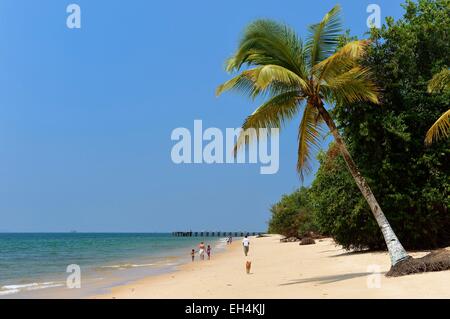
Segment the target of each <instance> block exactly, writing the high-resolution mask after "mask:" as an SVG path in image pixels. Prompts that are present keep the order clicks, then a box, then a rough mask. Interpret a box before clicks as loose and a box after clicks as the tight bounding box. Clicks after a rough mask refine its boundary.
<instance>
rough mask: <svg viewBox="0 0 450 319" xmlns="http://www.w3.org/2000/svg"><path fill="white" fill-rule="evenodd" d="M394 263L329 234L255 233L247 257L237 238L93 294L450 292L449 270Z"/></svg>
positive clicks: (315, 295) (402, 294) (371, 294)
mask: <svg viewBox="0 0 450 319" xmlns="http://www.w3.org/2000/svg"><path fill="white" fill-rule="evenodd" d="M426 253H427V252H415V253H411V255H412V256H414V257H421V256H423V255H425V254H426ZM247 260H250V261H251V262H252V269H251V273H250V274H246V272H245V262H246V261H247ZM389 267H390V265H389V257H388V255H387V253H384V252H369V253H352V252H348V251H345V250H343V249H342V248H341V247H339V246H337V245H336V244H335V243H334V241H333V240H332V239H328V238H327V239H322V240H316V244H315V245H309V246H300V245H299V244H298V243H295V242H294V243H280V236H277V235H273V236H270V237H262V238H254V237H253V238H251V248H250V253H249V256H248V257H245V256H244V254H243V251H242V247H241V243H240V242H237V241H235V242H233V244H232V245H229V246H228V247H227V248H226V251H225V252H222V253H220V254H217V255H214V256H213V258H212V260H209V261H198V260H196V261H195V262H193V263H190V264H186V265H183V266H180V267H179V269H178V271H176V272H174V273H168V274H164V275H159V276H153V277H148V278H144V279H142V280H139V281H137V282H133V283H130V284H127V285H124V286H118V287H115V288H113V289H112V291H111V292H110V293H108V294H106V295H100V296H92V298H117V299H120V298H244V299H245V298H271V299H272V298H300V299H305V298H450V288H449V287H450V271H445V272H436V273H426V274H417V275H411V276H405V277H399V278H386V277H385V276H384V274H385V272H387V271H388V270H389Z"/></svg>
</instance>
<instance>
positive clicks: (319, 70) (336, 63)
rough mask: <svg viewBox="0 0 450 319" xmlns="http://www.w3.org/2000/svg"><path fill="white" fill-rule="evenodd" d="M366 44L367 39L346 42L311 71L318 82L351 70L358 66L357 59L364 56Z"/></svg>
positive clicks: (367, 42)
mask: <svg viewBox="0 0 450 319" xmlns="http://www.w3.org/2000/svg"><path fill="white" fill-rule="evenodd" d="M368 44H369V41H367V40H358V41H352V42H349V43H347V44H346V45H344V46H343V47H342V48H341V49H339V51H337V52H336V53H334V54H333V55H331V56H329V57H328V58H326V59H325V60H323V61H321V62H320V63H318V64H316V65H315V66H314V67H313V69H312V73H313V74H314V75H315V77H316V78H317V79H318V81H319V82H320V81H322V80H324V81H327V80H329V79H332V78H334V77H336V76H338V75H340V74H342V73H345V72H347V71H349V70H351V69H352V68H354V67H355V66H358V63H359V60H360V59H361V57H363V56H364V54H365V52H366V49H367V46H368Z"/></svg>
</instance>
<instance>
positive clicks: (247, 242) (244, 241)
mask: <svg viewBox="0 0 450 319" xmlns="http://www.w3.org/2000/svg"><path fill="white" fill-rule="evenodd" d="M242 246H243V247H244V254H245V256H247V254H248V250H249V249H250V239H248V238H247V236H245V237H244V239H242Z"/></svg>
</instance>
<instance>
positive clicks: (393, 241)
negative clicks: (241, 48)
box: [317, 102, 411, 266]
mask: <svg viewBox="0 0 450 319" xmlns="http://www.w3.org/2000/svg"><path fill="white" fill-rule="evenodd" d="M317 108H318V111H319V113H320V115H321V116H322V118H323V120H324V121H325V123H326V124H327V125H328V127H329V129H330V131H331V133H332V134H333V136H334V139H335V140H336V143H337V145H338V147H339V149H340V151H341V154H342V156H343V157H344V160H345V162H346V163H347V167H348V169H349V171H350V173H351V174H352V176H353V178H354V179H355V182H356V184H357V185H358V188H359V189H360V191H361V193H362V194H363V196H364V198H365V199H366V201H367V203H368V204H369V206H370V209H371V210H372V213H373V216H374V217H375V219H376V221H377V223H378V226H379V227H380V229H381V232H382V233H383V237H384V240H385V241H386V245H387V248H388V250H389V256H390V257H391V264H392V266H395V265H396V264H398V263H399V262H400V261H403V260H406V259H409V258H411V257H410V256H409V255H408V253H407V252H406V251H405V249H404V248H403V246H402V244H401V243H400V241H399V240H398V238H397V236H396V235H395V233H394V230H393V229H392V227H391V225H390V224H389V222H388V220H387V218H386V216H384V213H383V211H382V210H381V208H380V205H379V204H378V202H377V200H376V198H375V196H374V195H373V193H372V190H371V189H370V187H369V185H368V184H367V182H366V180H365V179H364V177H363V176H362V175H361V173H360V172H359V170H358V168H357V167H356V164H355V162H354V161H353V159H352V157H351V155H350V153H349V151H348V150H347V147H346V145H345V143H344V140H343V139H342V137H341V135H340V134H339V131H338V129H337V128H336V125H335V124H334V121H333V119H332V118H331V116H330V114H329V113H328V111H327V110H326V109H325V107H324V106H323V104H322V103H321V102H319V103H317Z"/></svg>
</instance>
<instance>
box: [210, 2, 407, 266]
mask: <svg viewBox="0 0 450 319" xmlns="http://www.w3.org/2000/svg"><path fill="white" fill-rule="evenodd" d="M339 13H340V8H339V6H336V7H334V8H333V9H332V10H331V11H329V12H328V13H327V14H326V15H325V17H324V18H323V20H322V21H321V22H320V23H318V24H315V25H312V26H310V27H309V36H308V39H307V41H306V42H305V43H303V41H302V40H301V39H300V38H299V37H298V36H297V35H296V33H295V32H294V31H293V30H292V29H290V28H289V27H287V26H285V25H283V24H279V23H276V22H274V21H270V20H257V21H255V22H253V23H252V24H250V25H249V26H248V27H247V29H246V30H245V32H244V36H243V38H242V39H241V41H240V43H239V47H238V49H237V51H236V53H235V54H234V55H233V56H232V57H231V58H230V59H229V60H228V62H227V70H228V71H239V70H241V68H242V67H243V66H248V68H247V69H246V70H244V71H242V72H241V73H240V74H239V75H237V76H236V77H235V78H233V79H231V80H230V81H228V82H226V83H224V84H223V85H221V86H219V88H218V89H217V94H220V93H222V92H223V91H226V90H231V89H236V90H239V91H241V92H244V93H246V94H249V95H250V96H251V97H256V96H258V95H264V94H266V95H268V96H269V99H268V100H267V101H266V102H265V103H264V104H263V105H261V106H260V107H259V108H258V109H257V110H256V111H255V112H253V114H251V115H250V116H249V117H248V118H247V119H246V120H245V122H244V124H243V126H242V128H243V130H244V132H245V131H246V130H247V129H252V128H253V129H256V133H258V129H259V128H271V127H277V128H279V127H280V126H281V125H282V124H283V123H284V122H286V121H288V120H291V119H293V118H294V117H295V115H297V113H298V112H299V111H300V109H301V108H302V107H303V115H302V119H301V121H300V123H299V129H298V161H297V169H298V171H299V172H300V173H301V174H302V173H303V172H304V171H305V170H306V171H308V170H309V169H310V164H309V162H310V160H311V156H312V155H311V149H312V148H317V147H318V144H319V136H320V134H321V132H322V124H326V125H327V126H328V129H329V130H330V131H331V133H332V134H333V137H334V139H335V142H336V144H337V145H338V147H339V150H340V153H341V154H342V156H343V158H344V160H345V162H346V164H347V167H348V169H349V171H350V173H351V174H352V176H353V179H354V180H355V182H356V184H357V186H358V188H359V189H360V191H361V193H362V194H363V196H364V198H365V199H366V201H367V203H368V204H369V207H370V208H371V211H372V213H373V215H374V217H375V219H376V221H377V223H378V225H379V227H380V229H381V231H382V233H383V236H384V239H385V242H386V245H387V247H388V250H389V255H390V257H391V263H392V265H393V266H395V265H397V264H398V263H399V262H400V261H403V260H407V259H409V258H410V257H409V256H408V254H407V253H406V251H405V250H404V248H403V246H402V245H401V243H400V241H399V240H398V238H397V236H396V235H395V233H394V231H393V230H392V228H391V226H390V224H389V222H388V220H387V219H386V217H385V215H384V213H383V211H382V210H381V208H380V205H379V204H378V202H377V200H376V198H375V196H374V195H373V192H372V190H371V189H370V187H369V185H368V183H367V182H366V180H365V179H364V177H363V176H362V175H361V173H360V172H359V170H358V168H357V167H356V164H355V162H354V161H353V159H352V157H351V155H350V152H349V151H348V150H347V147H346V145H345V143H344V140H343V139H342V136H341V134H340V132H339V131H338V129H337V127H336V125H335V123H334V121H333V119H332V118H331V116H330V114H329V112H328V110H327V109H326V108H325V103H328V104H329V105H334V104H336V103H338V104H352V103H355V102H370V103H372V104H378V102H379V101H378V90H377V86H376V85H375V84H374V82H373V80H372V73H371V70H370V69H369V68H366V67H363V66H361V65H360V64H359V60H360V59H361V58H362V57H363V56H364V53H365V51H366V49H367V47H368V45H369V43H368V42H367V41H353V42H350V43H348V44H346V45H345V46H343V47H342V48H340V49H339V50H338V51H337V52H336V49H337V46H338V44H339V39H340V36H341V34H342V29H341V23H340V18H339ZM248 142H249V139H247V138H246V134H242V135H241V136H240V137H239V138H238V141H237V144H236V146H235V150H236V151H237V150H238V149H239V147H240V146H242V145H245V144H246V143H248Z"/></svg>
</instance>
